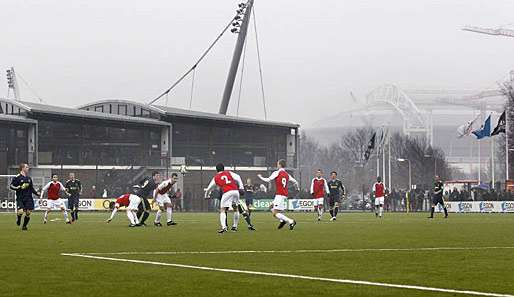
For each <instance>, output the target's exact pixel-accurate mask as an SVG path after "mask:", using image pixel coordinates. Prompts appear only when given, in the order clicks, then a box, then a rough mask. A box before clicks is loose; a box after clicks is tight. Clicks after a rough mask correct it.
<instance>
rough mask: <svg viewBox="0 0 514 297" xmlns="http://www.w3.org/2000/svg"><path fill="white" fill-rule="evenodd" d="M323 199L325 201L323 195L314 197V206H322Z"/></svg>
mask: <svg viewBox="0 0 514 297" xmlns="http://www.w3.org/2000/svg"><path fill="white" fill-rule="evenodd" d="M324 201H325V199H324V198H323V197H321V198H314V206H323V202H324Z"/></svg>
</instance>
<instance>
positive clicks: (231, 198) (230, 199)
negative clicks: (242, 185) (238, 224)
mask: <svg viewBox="0 0 514 297" xmlns="http://www.w3.org/2000/svg"><path fill="white" fill-rule="evenodd" d="M238 202H239V191H238V190H231V191H228V192H226V193H223V195H222V196H221V202H220V208H222V207H232V206H233V205H237V203H238Z"/></svg>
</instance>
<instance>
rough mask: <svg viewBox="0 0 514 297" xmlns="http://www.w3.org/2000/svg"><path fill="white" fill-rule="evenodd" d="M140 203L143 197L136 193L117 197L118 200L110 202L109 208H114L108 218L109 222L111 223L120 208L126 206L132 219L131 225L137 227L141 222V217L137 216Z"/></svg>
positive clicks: (130, 219)
mask: <svg viewBox="0 0 514 297" xmlns="http://www.w3.org/2000/svg"><path fill="white" fill-rule="evenodd" d="M139 203H141V198H139V196H137V195H134V194H124V195H121V196H120V197H118V199H116V202H111V203H110V204H109V208H110V209H112V213H111V216H110V217H109V219H107V223H110V222H111V221H112V219H113V218H114V216H115V215H116V213H117V212H118V209H119V208H120V207H122V206H124V207H126V211H127V217H128V219H129V221H130V225H129V227H136V226H137V225H138V224H139V219H138V218H137V210H138V206H139Z"/></svg>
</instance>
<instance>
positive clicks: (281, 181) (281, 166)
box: [257, 159, 298, 230]
mask: <svg viewBox="0 0 514 297" xmlns="http://www.w3.org/2000/svg"><path fill="white" fill-rule="evenodd" d="M277 167H278V169H277V170H276V171H274V172H273V173H272V174H271V175H270V177H262V175H260V174H259V175H257V176H258V177H259V178H260V179H261V180H262V181H264V182H268V183H269V182H271V181H273V180H274V181H275V191H276V192H275V199H274V200H273V210H272V212H273V216H274V217H275V218H277V219H278V220H279V221H280V224H279V225H278V229H281V228H282V227H284V225H285V224H286V223H288V224H289V229H290V230H293V229H294V226H296V221H295V220H293V219H291V218H288V217H286V216H285V215H284V214H283V213H282V212H283V211H284V210H286V209H287V196H288V195H289V189H288V187H287V183H288V182H289V181H290V182H292V183H293V184H295V186H296V188H298V182H297V181H296V180H295V179H294V178H293V177H292V176H291V175H289V173H287V171H286V170H285V167H286V161H285V160H283V159H281V160H278V162H277Z"/></svg>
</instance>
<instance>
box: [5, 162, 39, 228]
mask: <svg viewBox="0 0 514 297" xmlns="http://www.w3.org/2000/svg"><path fill="white" fill-rule="evenodd" d="M19 169H20V173H19V174H18V175H16V177H15V178H13V179H12V181H11V184H10V185H9V188H10V189H11V190H13V191H16V207H17V210H18V213H17V216H16V225H18V226H19V225H21V218H22V216H23V214H24V213H25V217H24V218H23V226H22V228H21V230H27V225H28V224H29V221H30V214H31V212H32V211H33V210H34V198H32V195H36V196H38V197H39V195H40V194H39V193H38V192H37V191H36V189H34V184H33V183H32V179H31V178H30V176H29V170H30V168H29V165H28V164H25V163H22V164H20V167H19Z"/></svg>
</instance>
